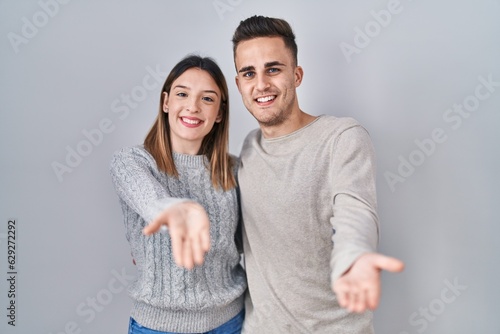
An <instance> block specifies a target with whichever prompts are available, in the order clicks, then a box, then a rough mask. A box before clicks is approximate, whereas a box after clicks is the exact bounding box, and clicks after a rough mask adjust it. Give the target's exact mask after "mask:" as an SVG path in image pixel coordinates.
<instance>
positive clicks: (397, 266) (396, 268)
mask: <svg viewBox="0 0 500 334" xmlns="http://www.w3.org/2000/svg"><path fill="white" fill-rule="evenodd" d="M375 265H376V266H377V267H378V268H379V269H382V270H387V271H390V272H393V273H396V272H400V271H402V270H403V269H404V267H405V265H404V263H403V261H401V260H398V259H396V258H394V257H389V256H384V255H379V256H377V258H376V262H375Z"/></svg>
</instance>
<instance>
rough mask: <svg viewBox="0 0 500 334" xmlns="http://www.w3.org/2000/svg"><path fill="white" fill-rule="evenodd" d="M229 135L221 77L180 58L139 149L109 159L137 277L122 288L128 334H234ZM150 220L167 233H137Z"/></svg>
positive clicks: (239, 290) (236, 267) (239, 296)
mask: <svg viewBox="0 0 500 334" xmlns="http://www.w3.org/2000/svg"><path fill="white" fill-rule="evenodd" d="M228 128H229V102H228V89H227V85H226V81H225V78H224V75H223V74H222V71H221V70H220V68H219V67H218V65H217V64H216V63H215V62H214V61H213V60H211V59H210V58H202V57H199V56H188V57H186V58H184V59H182V60H181V61H180V62H179V63H178V64H177V65H175V66H174V68H173V69H172V71H171V72H170V74H169V75H168V77H167V79H166V81H165V84H164V85H163V89H162V93H161V97H160V108H159V112H158V116H157V118H156V120H155V122H154V124H153V127H152V128H151V130H150V131H149V133H148V135H147V136H146V139H145V141H144V144H143V145H140V146H135V147H128V148H124V149H121V150H119V151H118V152H116V153H115V155H114V156H113V159H112V163H111V175H112V179H113V183H114V185H115V189H116V192H117V194H118V196H119V200H120V204H121V207H122V211H123V215H124V219H125V228H126V237H127V239H128V241H129V243H130V246H131V250H132V256H133V258H134V261H135V263H136V265H137V270H138V277H137V280H136V281H135V282H134V283H133V284H132V285H131V287H130V288H129V294H130V296H131V298H132V299H133V301H134V306H133V309H132V312H131V318H130V326H129V334H139V333H157V334H162V333H210V334H222V333H240V331H241V326H242V322H243V318H244V311H243V303H244V300H243V298H244V297H243V295H244V292H245V290H246V278H245V274H244V271H243V269H242V267H241V266H240V264H239V261H240V255H239V252H238V250H237V247H236V244H235V232H236V230H237V225H238V221H239V208H238V198H237V192H236V182H235V171H236V163H235V160H234V158H233V157H231V156H230V155H229V153H228V132H229V129H228ZM204 220H205V221H206V224H203V221H204ZM208 220H209V222H210V223H209V224H208ZM158 221H160V223H158ZM151 222H155V224H156V225H157V226H159V225H162V224H163V225H165V226H166V225H168V229H169V231H168V232H167V233H154V234H153V233H151V232H154V231H149V233H148V234H149V235H145V234H144V233H143V229H144V228H145V227H146V226H148V224H149V223H151ZM179 226H180V227H179ZM193 226H194V227H195V228H193ZM196 226H200V227H199V228H198V230H197V229H196ZM149 227H151V225H149ZM204 228H206V231H203V229H204ZM193 230H194V231H195V232H196V233H191V232H190V231H193ZM178 231H183V232H184V234H183V235H182V233H181V234H178ZM200 231H201V232H200ZM174 232H175V233H174ZM203 232H206V233H203ZM208 232H209V233H208ZM208 235H209V236H210V237H209V238H208ZM196 238H198V239H196ZM200 245H201V246H200ZM208 249H209V250H208ZM205 251H208V252H207V253H206V255H205V256H204V258H203V254H204V252H205Z"/></svg>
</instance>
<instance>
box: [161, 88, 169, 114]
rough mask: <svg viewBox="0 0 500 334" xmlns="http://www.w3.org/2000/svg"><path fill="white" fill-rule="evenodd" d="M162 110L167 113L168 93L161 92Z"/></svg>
mask: <svg viewBox="0 0 500 334" xmlns="http://www.w3.org/2000/svg"><path fill="white" fill-rule="evenodd" d="M162 108H163V112H164V113H168V93H167V92H163V106H162Z"/></svg>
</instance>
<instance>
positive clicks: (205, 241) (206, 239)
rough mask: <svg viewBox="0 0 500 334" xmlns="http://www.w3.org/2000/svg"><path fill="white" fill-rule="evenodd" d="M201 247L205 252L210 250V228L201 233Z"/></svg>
mask: <svg viewBox="0 0 500 334" xmlns="http://www.w3.org/2000/svg"><path fill="white" fill-rule="evenodd" d="M200 246H201V249H202V250H203V251H204V252H208V251H209V250H210V230H209V228H208V227H207V228H205V229H203V230H202V231H201V233H200Z"/></svg>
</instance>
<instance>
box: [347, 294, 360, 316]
mask: <svg viewBox="0 0 500 334" xmlns="http://www.w3.org/2000/svg"><path fill="white" fill-rule="evenodd" d="M358 300H359V293H358V291H357V290H353V289H351V290H350V291H349V292H348V293H347V309H348V310H349V312H356V307H357V306H358Z"/></svg>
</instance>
